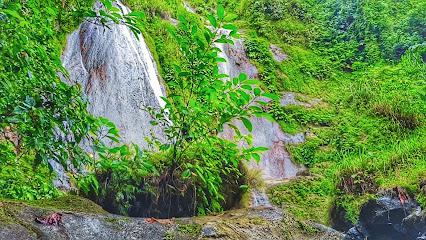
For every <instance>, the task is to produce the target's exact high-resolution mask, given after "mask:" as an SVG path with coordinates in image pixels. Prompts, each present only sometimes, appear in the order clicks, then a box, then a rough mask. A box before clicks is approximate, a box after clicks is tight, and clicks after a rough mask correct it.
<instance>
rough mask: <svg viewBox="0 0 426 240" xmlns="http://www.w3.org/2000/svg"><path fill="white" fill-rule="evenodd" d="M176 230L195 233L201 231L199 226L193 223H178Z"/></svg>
mask: <svg viewBox="0 0 426 240" xmlns="http://www.w3.org/2000/svg"><path fill="white" fill-rule="evenodd" d="M178 231H179V232H180V233H184V234H196V233H199V232H200V231H201V226H199V225H193V224H186V225H180V226H179V228H178Z"/></svg>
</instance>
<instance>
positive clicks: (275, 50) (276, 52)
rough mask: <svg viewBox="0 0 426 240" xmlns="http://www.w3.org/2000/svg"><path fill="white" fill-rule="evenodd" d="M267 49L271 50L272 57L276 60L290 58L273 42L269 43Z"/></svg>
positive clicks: (280, 60)
mask: <svg viewBox="0 0 426 240" xmlns="http://www.w3.org/2000/svg"><path fill="white" fill-rule="evenodd" d="M269 51H271V53H272V57H273V58H274V60H275V61H277V62H282V61H284V60H288V59H290V56H288V55H287V54H285V53H284V52H283V50H282V49H281V48H280V47H278V46H277V45H275V44H270V45H269Z"/></svg>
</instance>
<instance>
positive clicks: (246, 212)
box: [0, 201, 342, 240]
mask: <svg viewBox="0 0 426 240" xmlns="http://www.w3.org/2000/svg"><path fill="white" fill-rule="evenodd" d="M0 204H1V205H2V212H1V213H2V214H0V239H5V240H6V239H7V240H21V239H25V240H32V239H55V240H92V239H93V240H95V239H96V240H111V239H114V240H127V239H129V240H130V239H139V240H145V239H146V240H163V239H175V240H188V239H222V240H225V239H227V240H241V239H250V240H252V239H253V240H264V239H270V240H281V239H298V240H299V239H301V240H304V239H306V240H307V239H330V240H337V239H341V238H342V234H341V233H338V232H335V231H332V230H329V229H327V228H324V227H323V226H322V225H321V226H319V225H316V224H314V223H310V222H306V223H304V222H300V220H298V219H297V218H296V217H294V216H293V215H291V214H289V213H286V212H284V211H282V210H279V209H275V208H264V207H259V208H249V209H239V210H231V211H228V212H226V213H223V214H220V215H217V216H204V217H195V218H182V219H179V220H174V221H168V222H169V224H167V223H163V224H161V223H158V222H154V223H150V222H151V221H147V219H146V218H130V217H122V216H116V215H112V214H106V213H84V212H76V211H61V210H60V209H56V210H55V211H52V210H51V209H47V208H42V207H34V206H30V205H27V204H25V203H18V202H16V201H15V202H5V201H0ZM17 204H18V205H19V206H18V205H17ZM92 204H93V203H92ZM93 207H96V208H99V206H96V205H94V204H93ZM53 212H59V213H61V214H62V215H63V218H62V221H61V222H60V223H59V226H47V225H44V224H42V223H38V222H36V221H35V219H36V218H37V217H44V216H47V215H49V214H51V213H53ZM5 213H6V214H7V216H6V215H3V214H5ZM11 217H12V218H13V219H11ZM301 226H310V227H311V230H310V231H307V230H306V227H305V228H304V227H301ZM185 229H194V230H193V232H189V231H185ZM166 237H167V238H166Z"/></svg>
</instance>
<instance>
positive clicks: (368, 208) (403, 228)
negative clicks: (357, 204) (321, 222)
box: [344, 196, 426, 240]
mask: <svg viewBox="0 0 426 240" xmlns="http://www.w3.org/2000/svg"><path fill="white" fill-rule="evenodd" d="M425 236H426V216H425V214H424V211H423V213H422V209H421V207H420V205H419V204H418V203H417V202H415V201H414V200H410V201H405V203H404V205H402V203H401V201H400V199H399V198H398V197H396V196H383V197H380V198H379V199H378V200H376V201H374V200H372V201H370V202H368V203H367V204H366V205H364V206H363V207H362V210H361V214H360V217H359V221H358V224H357V225H356V226H355V227H353V228H351V229H350V230H349V231H348V233H347V234H346V237H345V238H344V239H345V240H363V239H374V240H397V239H398V240H399V239H405V240H420V239H426V237H425Z"/></svg>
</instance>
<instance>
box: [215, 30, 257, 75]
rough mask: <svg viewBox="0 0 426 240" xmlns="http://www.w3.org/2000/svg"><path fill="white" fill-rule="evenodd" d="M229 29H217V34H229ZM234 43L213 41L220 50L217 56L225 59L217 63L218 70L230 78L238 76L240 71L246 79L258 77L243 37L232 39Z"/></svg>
mask: <svg viewBox="0 0 426 240" xmlns="http://www.w3.org/2000/svg"><path fill="white" fill-rule="evenodd" d="M230 32H231V31H230V30H226V29H219V31H218V35H219V36H220V35H223V34H225V35H229V33H230ZM232 40H233V41H234V45H231V44H223V43H215V44H214V46H215V47H218V48H219V49H220V50H221V51H222V52H221V53H219V54H218V56H219V57H221V58H224V59H226V62H220V63H219V72H220V73H222V74H227V75H229V76H230V77H231V78H233V77H238V76H239V75H240V73H245V74H247V77H248V79H258V78H259V75H258V71H257V68H256V66H254V65H253V64H252V63H251V62H250V59H248V57H247V54H246V51H245V48H244V40H243V39H234V38H232Z"/></svg>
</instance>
